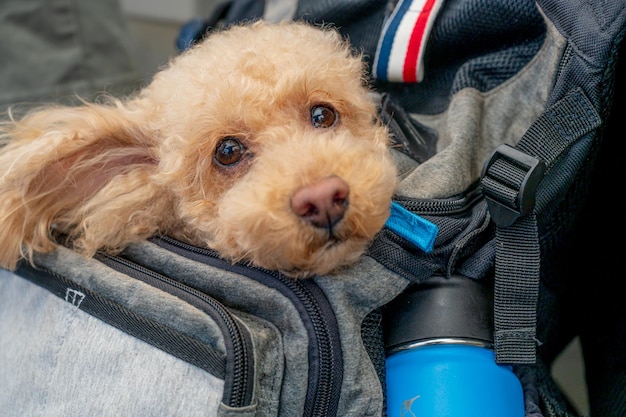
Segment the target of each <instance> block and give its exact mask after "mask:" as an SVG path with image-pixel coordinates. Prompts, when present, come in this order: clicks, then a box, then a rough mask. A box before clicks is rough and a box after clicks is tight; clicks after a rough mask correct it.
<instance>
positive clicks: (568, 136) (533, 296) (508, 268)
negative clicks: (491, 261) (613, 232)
mask: <svg viewBox="0 0 626 417" xmlns="http://www.w3.org/2000/svg"><path fill="white" fill-rule="evenodd" d="M600 123H601V119H600V116H599V115H598V113H597V112H596V110H595V108H594V107H593V105H592V104H591V103H590V101H589V100H588V99H587V97H586V96H585V95H584V93H583V92H582V90H580V89H575V90H573V91H572V92H570V93H569V94H568V95H567V96H565V97H564V98H563V99H561V100H560V101H558V102H557V103H555V104H554V105H553V106H551V107H550V108H548V109H547V110H546V111H545V112H544V113H543V114H542V115H541V116H540V117H539V118H538V119H537V120H536V121H535V122H534V123H533V124H532V125H531V126H530V128H529V129H528V131H527V132H526V133H525V134H524V136H523V137H522V139H521V140H520V142H519V143H518V144H517V146H516V147H515V152H509V151H507V152H506V153H507V157H506V158H501V157H500V154H501V153H500V152H498V151H497V152H495V153H494V157H492V159H493V158H495V157H496V156H497V161H493V160H490V161H489V162H488V163H487V165H486V168H485V171H484V172H483V178H482V181H481V186H482V188H483V192H484V194H485V197H486V198H487V200H488V202H489V203H490V211H491V214H492V217H493V218H494V222H495V223H496V265H495V294H494V315H495V317H494V325H495V334H494V341H495V350H496V361H497V362H498V363H506V364H532V363H535V359H536V337H535V336H536V323H537V313H536V307H537V298H538V294H539V272H540V265H541V262H540V261H541V259H540V246H539V236H538V228H537V219H536V216H535V214H534V210H535V207H534V198H535V196H534V194H535V192H536V187H537V186H540V185H541V184H540V182H541V178H542V177H543V175H544V173H543V168H542V169H541V170H539V175H534V177H535V178H534V181H535V182H536V183H534V184H530V186H529V182H530V181H529V178H532V177H533V174H532V171H533V170H534V169H535V166H534V165H533V163H529V162H528V161H529V160H530V161H532V160H533V159H534V160H535V161H538V166H543V165H545V167H546V168H547V171H546V175H549V171H550V168H551V167H552V166H553V165H554V163H555V162H556V160H557V159H558V158H559V157H560V155H561V154H562V153H563V151H564V150H565V149H567V148H568V147H569V146H570V145H571V144H572V143H573V142H574V141H575V140H577V139H579V138H581V137H583V136H584V135H586V134H587V133H589V132H591V131H592V130H593V129H595V128H596V127H598V126H599V125H600ZM517 151H521V153H522V155H523V157H520V158H519V159H518V158H516V157H515V155H516V154H517ZM529 157H530V158H529ZM525 170H526V171H525ZM529 188H531V190H530V191H529ZM524 192H527V193H530V194H532V195H531V196H528V195H526V196H525V198H524V199H521V198H519V196H520V195H521V194H522V193H524ZM522 200H524V202H522ZM529 201H530V202H531V207H530V209H529V207H524V206H528V202H529ZM502 213H504V214H505V215H504V216H503V215H502ZM511 213H514V215H513V217H511ZM515 213H516V214H515Z"/></svg>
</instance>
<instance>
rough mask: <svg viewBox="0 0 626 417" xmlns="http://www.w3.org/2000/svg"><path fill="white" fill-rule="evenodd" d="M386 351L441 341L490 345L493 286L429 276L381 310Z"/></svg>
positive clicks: (461, 278) (481, 281) (459, 279)
mask: <svg viewBox="0 0 626 417" xmlns="http://www.w3.org/2000/svg"><path fill="white" fill-rule="evenodd" d="M383 320H384V329H385V345H386V348H387V352H393V351H396V350H398V349H402V348H406V347H408V346H410V345H414V344H418V343H421V342H429V341H431V342H433V341H437V340H443V339H454V340H457V341H475V342H477V343H479V344H483V345H488V346H491V345H493V287H492V285H490V283H487V282H485V280H473V279H469V278H465V277H462V276H452V277H450V278H445V277H441V276H433V277H431V278H428V279H427V280H426V281H424V282H422V283H420V284H417V285H415V286H412V287H410V288H409V289H407V291H405V292H404V293H403V294H401V295H400V296H399V297H398V298H396V299H395V300H393V301H392V302H391V303H389V304H388V305H387V306H385V309H384V310H383Z"/></svg>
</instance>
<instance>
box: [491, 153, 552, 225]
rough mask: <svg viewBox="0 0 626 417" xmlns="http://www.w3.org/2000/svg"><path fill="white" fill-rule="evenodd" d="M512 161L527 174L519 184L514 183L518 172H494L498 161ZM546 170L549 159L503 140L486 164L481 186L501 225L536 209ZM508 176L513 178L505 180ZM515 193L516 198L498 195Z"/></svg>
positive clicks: (512, 166) (495, 219)
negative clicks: (511, 173) (546, 160)
mask: <svg viewBox="0 0 626 417" xmlns="http://www.w3.org/2000/svg"><path fill="white" fill-rule="evenodd" d="M503 162H504V163H506V164H511V166H510V168H511V169H517V170H518V171H519V170H524V171H525V174H524V175H523V178H522V179H521V182H520V183H519V184H515V185H513V184H512V183H513V182H514V180H513V178H514V177H515V176H513V175H512V176H510V177H509V176H507V177H506V178H504V177H503V176H502V175H500V176H497V175H494V173H493V172H490V168H492V167H493V165H494V164H495V163H498V164H501V163H503ZM545 171H546V164H545V162H543V161H541V160H539V159H537V158H535V157H533V156H530V155H528V154H525V153H523V152H521V151H519V150H517V149H515V148H513V147H512V146H509V145H506V144H503V145H500V146H498V147H497V148H496V150H495V151H494V152H493V154H492V155H491V158H489V160H488V161H487V163H486V164H485V166H484V168H483V172H482V176H481V187H482V190H483V194H484V195H485V199H486V200H487V205H488V207H489V212H490V213H491V217H492V218H493V221H494V222H495V223H496V224H497V225H498V226H500V227H507V226H511V225H512V224H513V223H515V221H516V220H517V219H518V218H520V217H521V216H525V215H527V214H529V213H530V212H532V210H533V209H534V208H535V196H536V194H537V186H538V185H539V183H540V182H541V180H542V179H543V174H544V173H545ZM506 179H508V180H509V181H503V180H506ZM507 192H508V193H509V194H511V195H515V198H514V199H513V200H509V201H507V199H506V198H498V197H499V196H501V195H505V194H506V193H507Z"/></svg>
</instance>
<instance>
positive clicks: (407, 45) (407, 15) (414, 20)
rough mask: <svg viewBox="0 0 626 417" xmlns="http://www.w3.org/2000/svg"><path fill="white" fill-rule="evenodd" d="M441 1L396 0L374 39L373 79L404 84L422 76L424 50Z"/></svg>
mask: <svg viewBox="0 0 626 417" xmlns="http://www.w3.org/2000/svg"><path fill="white" fill-rule="evenodd" d="M442 3H443V0H400V1H399V2H398V4H397V5H396V7H395V9H394V10H393V12H392V14H391V16H389V19H388V20H387V22H386V23H385V26H384V27H383V31H382V34H381V37H380V40H379V41H378V48H377V50H376V57H375V58H374V68H373V75H374V77H375V78H377V79H379V80H384V81H391V82H405V83H415V82H419V81H421V80H422V79H423V78H424V65H423V63H422V60H423V56H424V49H425V47H426V41H427V40H428V35H429V34H430V30H431V28H432V26H433V22H434V21H435V18H436V16H437V12H439V9H440V8H441V4H442Z"/></svg>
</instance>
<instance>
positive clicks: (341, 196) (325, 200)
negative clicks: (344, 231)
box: [291, 176, 350, 230]
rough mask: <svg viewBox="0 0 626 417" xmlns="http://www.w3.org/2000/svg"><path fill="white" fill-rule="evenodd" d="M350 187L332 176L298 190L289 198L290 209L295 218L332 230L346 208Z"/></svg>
mask: <svg viewBox="0 0 626 417" xmlns="http://www.w3.org/2000/svg"><path fill="white" fill-rule="evenodd" d="M349 195H350V186H349V185H348V183H347V182H345V181H344V180H343V179H341V178H339V177H337V176H332V177H325V178H322V179H321V180H320V181H318V182H316V183H315V184H312V185H307V186H304V187H302V188H300V189H298V190H297V191H296V192H295V193H294V195H293V197H291V209H292V210H293V212H294V213H295V214H296V216H298V217H300V218H302V219H304V220H306V221H308V222H309V223H311V224H312V225H313V226H315V227H322V228H325V229H329V230H330V229H332V227H333V226H334V225H335V224H337V222H339V220H341V219H342V218H343V215H344V214H345V212H346V209H347V208H348V197H349Z"/></svg>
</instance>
